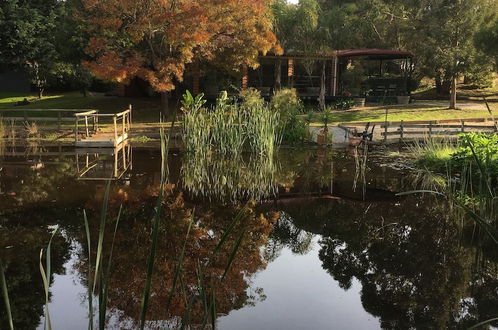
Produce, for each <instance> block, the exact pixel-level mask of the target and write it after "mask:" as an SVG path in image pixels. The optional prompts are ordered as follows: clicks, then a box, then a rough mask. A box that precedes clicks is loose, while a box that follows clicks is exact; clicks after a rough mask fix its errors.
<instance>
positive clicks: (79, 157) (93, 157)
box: [75, 143, 132, 181]
mask: <svg viewBox="0 0 498 330" xmlns="http://www.w3.org/2000/svg"><path fill="white" fill-rule="evenodd" d="M75 156H76V168H77V179H78V180H97V181H99V180H119V179H120V178H121V177H122V176H123V174H124V173H125V172H126V171H127V170H128V169H129V168H132V152H131V145H130V144H128V143H121V144H120V145H118V146H117V147H116V148H114V149H112V148H105V149H104V148H103V149H94V148H89V149H85V148H79V149H76V155H75Z"/></svg>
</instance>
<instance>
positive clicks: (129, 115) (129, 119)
mask: <svg viewBox="0 0 498 330" xmlns="http://www.w3.org/2000/svg"><path fill="white" fill-rule="evenodd" d="M128 108H129V109H130V113H129V114H128V124H129V126H128V130H130V129H131V113H132V112H133V111H132V110H133V108H132V106H131V104H130V105H128Z"/></svg>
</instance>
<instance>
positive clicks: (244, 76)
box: [242, 63, 249, 91]
mask: <svg viewBox="0 0 498 330" xmlns="http://www.w3.org/2000/svg"><path fill="white" fill-rule="evenodd" d="M248 83H249V76H248V74H247V64H245V63H244V64H242V90H243V91H245V90H246V89H247V85H248Z"/></svg>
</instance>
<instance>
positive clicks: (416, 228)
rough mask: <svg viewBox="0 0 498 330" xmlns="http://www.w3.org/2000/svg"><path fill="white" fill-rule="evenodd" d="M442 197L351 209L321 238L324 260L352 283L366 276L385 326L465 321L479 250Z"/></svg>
mask: <svg viewBox="0 0 498 330" xmlns="http://www.w3.org/2000/svg"><path fill="white" fill-rule="evenodd" d="M435 203H437V202H435ZM409 205H413V206H412V207H411V208H410V209H408V207H409ZM434 205H436V204H433V203H430V202H428V201H427V200H425V203H420V204H418V203H417V201H416V200H414V199H409V200H408V202H406V203H405V202H403V203H402V204H401V205H391V206H390V207H379V206H377V207H376V206H375V205H372V206H371V207H370V208H369V210H368V211H367V212H366V213H364V212H365V211H366V210H365V207H362V208H360V209H358V210H351V209H349V210H347V209H345V210H342V212H338V213H336V214H334V215H335V217H334V221H333V222H330V224H328V226H327V228H326V231H325V233H324V234H325V237H324V238H323V239H322V240H321V242H320V245H321V247H322V249H321V251H320V259H321V260H322V262H323V267H324V268H325V269H326V270H327V271H328V272H329V273H330V274H331V275H332V276H333V277H334V279H336V280H337V281H338V282H339V284H340V285H341V286H342V287H343V288H345V289H349V288H350V287H351V285H352V280H353V278H357V279H358V280H359V281H360V282H361V284H362V302H363V306H364V308H365V309H366V310H367V311H368V312H369V313H371V314H372V315H374V316H378V317H380V320H381V325H382V327H383V328H387V329H400V328H419V327H422V328H437V329H443V328H447V327H451V326H455V327H459V326H461V325H458V324H457V323H458V320H459V319H460V318H461V306H460V305H459V302H460V300H461V299H463V298H465V297H467V296H468V295H469V294H470V293H469V292H468V290H469V287H468V283H469V281H470V280H471V278H470V273H471V269H470V267H471V264H472V257H471V256H470V253H469V251H470V250H469V249H466V248H464V247H463V246H462V244H460V242H461V240H460V238H461V231H460V230H459V228H458V224H457V223H456V222H455V221H454V220H453V219H452V218H451V216H448V214H447V212H445V211H444V210H443V209H440V208H438V207H437V206H436V207H434ZM348 212H349V216H346V214H347V213H348ZM362 212H363V213H364V214H363V215H362ZM355 214H356V221H354V220H352V219H355ZM383 219H389V222H384V220H383ZM495 267H496V266H495ZM495 269H496V268H495ZM495 276H496V275H495ZM495 278H496V277H495ZM480 280H482V277H481V278H480ZM495 301H496V298H495ZM495 312H496V311H495ZM474 316H476V315H475V314H474ZM471 318H474V319H480V317H471Z"/></svg>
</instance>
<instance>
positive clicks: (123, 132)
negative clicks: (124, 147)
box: [121, 114, 126, 139]
mask: <svg viewBox="0 0 498 330" xmlns="http://www.w3.org/2000/svg"><path fill="white" fill-rule="evenodd" d="M122 125H123V127H121V133H122V134H123V139H124V136H125V126H126V114H124V115H123V124H122Z"/></svg>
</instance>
